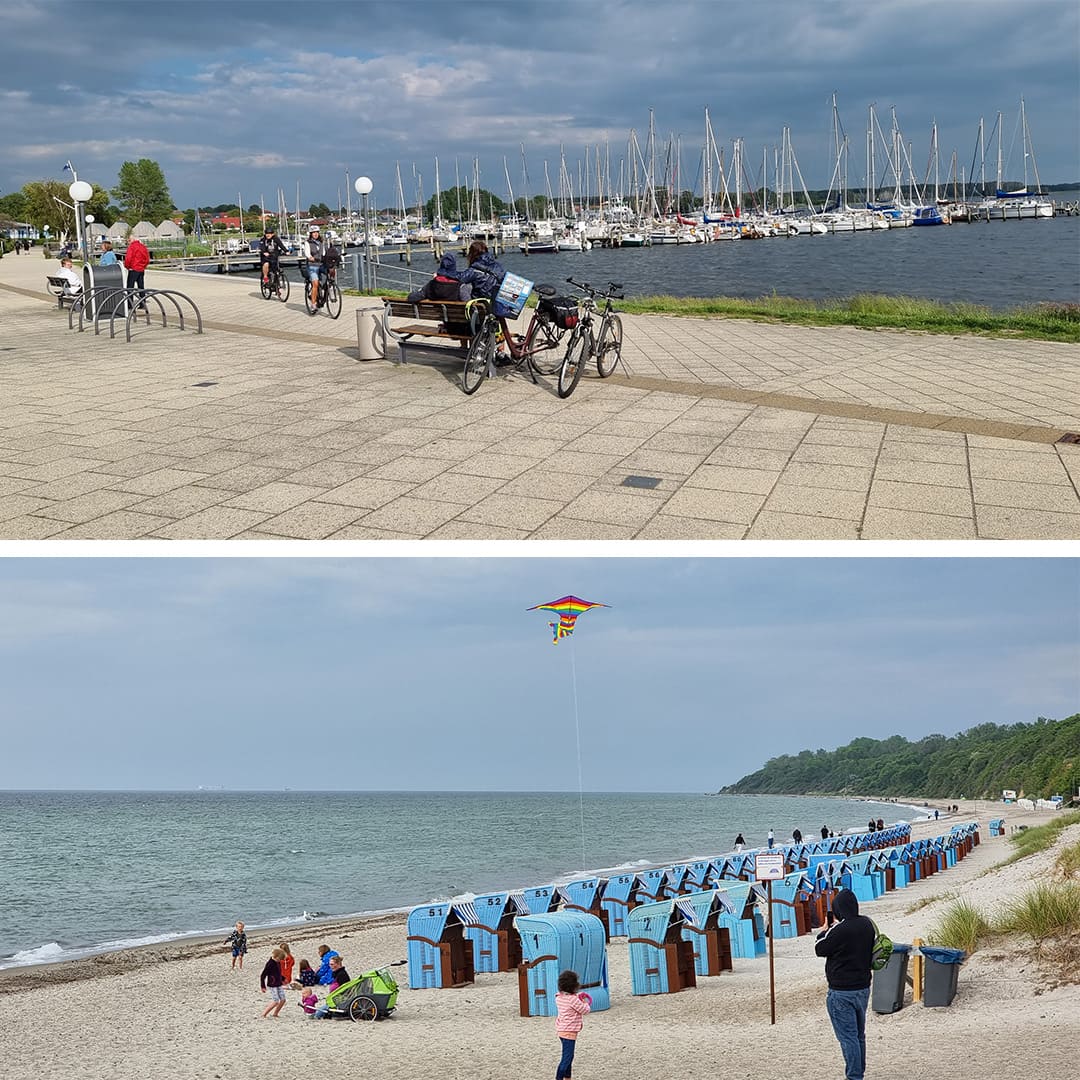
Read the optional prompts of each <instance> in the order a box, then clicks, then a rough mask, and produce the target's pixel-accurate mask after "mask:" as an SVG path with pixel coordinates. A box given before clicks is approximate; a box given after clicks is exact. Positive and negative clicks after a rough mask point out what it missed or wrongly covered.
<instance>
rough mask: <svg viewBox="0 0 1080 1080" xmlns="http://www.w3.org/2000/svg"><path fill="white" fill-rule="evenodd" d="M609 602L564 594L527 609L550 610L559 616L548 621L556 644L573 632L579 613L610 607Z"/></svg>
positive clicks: (553, 641) (553, 642)
mask: <svg viewBox="0 0 1080 1080" xmlns="http://www.w3.org/2000/svg"><path fill="white" fill-rule="evenodd" d="M610 606H611V605H610V604H594V603H592V602H591V601H589V600H580V599H578V597H576V596H564V597H563V598H562V599H561V600H551V601H549V602H548V603H546V604H537V605H536V606H535V607H531V608H528V609H527V610H528V611H550V612H551V613H552V614H553V615H558V616H559V621H558V622H557V623H555V622H552V623H548V626H550V627H551V633H552V644H553V645H558V644H559V641H560V640H561V639H562V638H566V637H569V636H570V635H571V634H572V633H573V632H574V623H575V622H576V621H577V617H578V616H579V615H583V614H584V613H585V612H586V611H588V610H589V609H590V608H594V607H610Z"/></svg>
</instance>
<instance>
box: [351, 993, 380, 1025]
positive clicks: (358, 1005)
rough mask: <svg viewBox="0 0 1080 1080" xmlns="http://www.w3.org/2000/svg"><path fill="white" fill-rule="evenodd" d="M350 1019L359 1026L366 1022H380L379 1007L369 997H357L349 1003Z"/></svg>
mask: <svg viewBox="0 0 1080 1080" xmlns="http://www.w3.org/2000/svg"><path fill="white" fill-rule="evenodd" d="M349 1019H351V1020H355V1021H356V1022H357V1023H358V1024H359V1023H361V1022H362V1021H364V1020H378V1019H379V1007H378V1006H377V1005H376V1004H375V1002H374V1001H372V1000H371V998H369V997H363V996H361V997H355V998H353V999H352V1001H350V1002H349Z"/></svg>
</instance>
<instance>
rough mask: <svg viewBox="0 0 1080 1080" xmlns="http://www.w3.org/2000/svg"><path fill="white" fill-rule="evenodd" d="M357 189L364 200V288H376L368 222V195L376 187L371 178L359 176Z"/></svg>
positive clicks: (369, 223) (356, 184)
mask: <svg viewBox="0 0 1080 1080" xmlns="http://www.w3.org/2000/svg"><path fill="white" fill-rule="evenodd" d="M353 186H354V187H355V188H356V193H357V195H359V196H360V197H361V198H362V199H363V200H364V277H365V279H366V280H365V284H364V287H365V288H367V289H372V290H373V289H374V288H375V273H374V268H373V267H372V265H371V222H370V221H369V220H368V198H367V197H368V195H370V194H371V189H372V188H373V187H374V186H375V185H374V184H373V183H372V182H371V177H370V176H358V177H357V178H356V183H355V184H354V185H353Z"/></svg>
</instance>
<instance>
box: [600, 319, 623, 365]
mask: <svg viewBox="0 0 1080 1080" xmlns="http://www.w3.org/2000/svg"><path fill="white" fill-rule="evenodd" d="M621 359H622V319H620V318H619V316H618V315H616V314H614V313H612V314H611V315H609V316H608V319H607V322H605V323H604V325H603V327H602V328H601V330H600V340H599V341H598V342H597V343H596V370H597V371H598V372H599V373H600V378H601V379H606V378H607V377H608V376H609V375H610V374H611V373H612V372H613V371H614V370H615V369H616V368H617V367H618V366H619V361H620V360H621Z"/></svg>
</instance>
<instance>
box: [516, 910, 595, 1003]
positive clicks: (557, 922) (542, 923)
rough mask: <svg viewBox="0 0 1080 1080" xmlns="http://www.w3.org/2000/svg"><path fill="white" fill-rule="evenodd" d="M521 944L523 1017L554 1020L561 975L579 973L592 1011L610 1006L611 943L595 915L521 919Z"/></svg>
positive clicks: (571, 913)
mask: <svg viewBox="0 0 1080 1080" xmlns="http://www.w3.org/2000/svg"><path fill="white" fill-rule="evenodd" d="M514 925H515V928H516V930H517V933H518V935H519V937H520V939H521V950H522V962H521V966H520V967H519V968H518V1010H519V1012H520V1014H521V1015H522V1016H555V1014H556V1012H557V1009H556V1005H555V995H556V993H557V992H558V983H559V974H560V972H563V971H567V970H570V971H575V972H577V976H578V979H579V981H580V982H581V989H582V990H584V991H585V992H586V993H587V994H588V995H589V996H590V997H591V998H592V1006H591V1007H592V1010H593V1012H601V1011H603V1010H605V1009H608V1008H610V1006H611V990H610V987H609V986H608V962H607V938H606V935H605V930H604V925H603V923H602V922H601V921H600V919H598V918H597V917H596V916H595V915H591V914H589V913H588V912H581V911H553V912H550V913H548V914H545V915H519V916H518V917H517V918H516V919H515V922H514Z"/></svg>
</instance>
